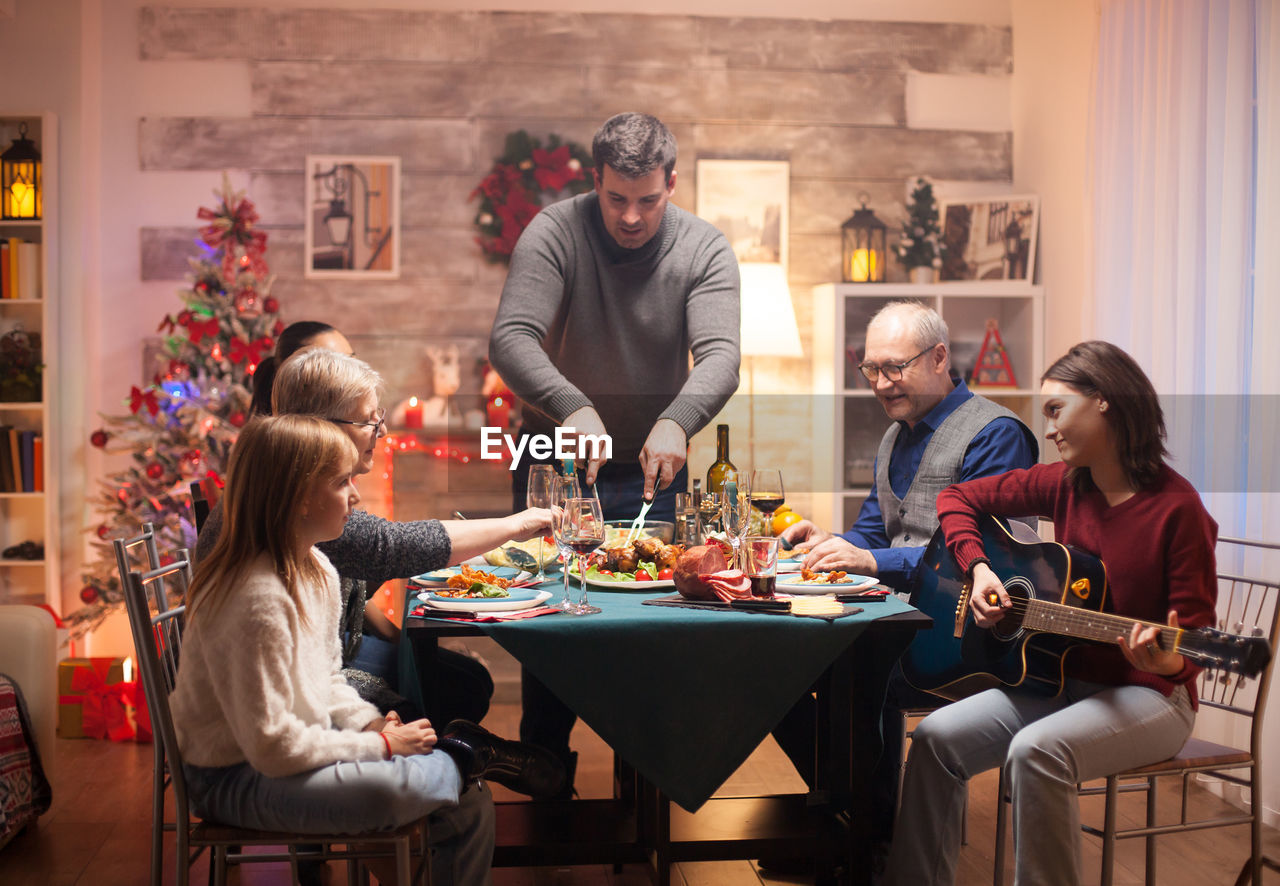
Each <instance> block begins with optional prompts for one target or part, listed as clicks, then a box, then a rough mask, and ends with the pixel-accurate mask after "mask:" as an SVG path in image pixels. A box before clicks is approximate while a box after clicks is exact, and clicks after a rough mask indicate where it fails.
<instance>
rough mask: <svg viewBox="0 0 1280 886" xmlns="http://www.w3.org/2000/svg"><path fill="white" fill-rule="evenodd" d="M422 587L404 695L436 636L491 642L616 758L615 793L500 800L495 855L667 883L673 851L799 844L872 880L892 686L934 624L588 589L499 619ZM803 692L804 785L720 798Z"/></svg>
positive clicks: (872, 605)
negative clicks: (571, 606) (872, 840)
mask: <svg viewBox="0 0 1280 886" xmlns="http://www.w3.org/2000/svg"><path fill="white" fill-rule="evenodd" d="M556 587H558V582H554V583H548V585H547V588H548V590H552V589H553V588H556ZM416 590H417V589H415V588H414V586H413V584H412V583H411V584H410V586H409V588H408V590H407V593H408V594H409V595H410V596H409V597H408V599H407V600H406V606H405V609H403V610H402V611H404V612H406V613H407V615H406V617H405V620H404V624H403V628H402V631H403V633H402V642H401V643H400V644H399V645H400V659H399V669H400V687H401V692H402V693H403V694H405V695H406V696H408V697H409V698H410V700H411V701H414V702H416V703H418V704H419V705H420V708H421V709H422V710H424V711H427V712H428V713H430V711H432V710H433V707H432V705H433V698H434V696H435V690H434V687H433V682H434V679H433V676H432V669H431V662H432V661H433V660H434V656H435V651H436V649H437V644H438V641H439V640H440V639H442V638H445V637H458V636H477V635H484V636H488V637H490V638H492V639H493V640H494V641H496V642H497V644H498V645H499V646H501V647H502V648H503V649H504V650H506V651H507V652H508V653H510V654H511V655H512V656H513V657H514V658H515V659H516V660H518V661H519V662H520V664H521V665H523V666H524V667H525V668H526V669H527V670H528V671H530V672H531V673H532V674H534V675H535V676H536V677H537V678H538V679H539V680H541V681H542V682H543V683H544V684H545V685H546V686H547V687H548V688H549V689H550V690H551V691H552V692H553V693H555V695H556V696H557V697H558V698H559V699H560V700H561V701H562V702H564V704H565V705H567V706H568V707H569V708H570V709H571V710H572V711H573V712H574V713H575V714H576V715H577V716H578V717H579V718H580V719H581V720H582V721H583V722H585V723H586V724H587V725H588V726H589V727H591V729H592V730H594V731H595V732H596V734H597V735H599V736H600V738H601V739H603V740H604V742H605V743H606V744H608V745H609V747H611V748H612V749H613V751H614V754H615V763H616V766H615V768H616V772H617V777H616V779H615V790H614V797H612V798H608V799H604V800H595V799H592V800H577V799H575V800H571V801H526V802H512V803H499V804H497V807H498V808H497V813H498V841H497V847H496V849H495V857H494V863H495V865H499V866H503V865H521V866H524V865H572V864H599V863H606V864H607V863H612V864H615V865H617V864H625V863H632V862H635V863H643V864H646V865H648V867H649V871H650V874H651V876H652V879H653V882H655V883H657V884H659V886H666V884H668V883H669V882H670V876H671V871H670V868H671V865H672V864H674V863H677V862H681V861H701V860H725V859H737V858H745V859H750V858H759V857H760V856H762V855H769V856H773V857H777V856H793V857H801V858H807V859H811V860H813V865H814V875H815V881H816V882H820V883H825V882H848V883H853V884H860V883H866V882H869V881H870V875H871V874H870V870H871V868H870V865H869V864H868V863H867V860H868V858H869V851H870V845H869V841H868V834H869V833H870V830H871V829H870V815H871V808H870V805H869V802H870V801H869V798H870V790H869V787H868V785H869V779H870V775H871V771H872V768H873V766H874V765H875V762H876V761H877V759H878V758H879V755H880V753H881V750H882V747H883V742H882V740H881V736H880V711H881V709H882V707H883V704H884V698H885V689H886V686H887V681H888V677H889V673H890V671H891V669H892V667H893V665H894V663H895V662H896V661H897V660H898V658H899V656H900V655H901V654H902V653H903V651H904V650H905V649H906V647H907V645H908V644H909V643H910V641H911V639H912V637H913V636H914V634H915V632H916V631H917V630H919V629H922V628H927V627H928V626H929V625H930V624H931V620H930V619H929V617H928V616H926V615H924V614H922V613H920V612H919V611H917V610H916V609H914V608H913V607H912V606H910V605H909V604H908V603H906V602H904V601H903V600H901V599H899V598H898V597H896V596H895V595H893V594H888V595H886V596H884V597H882V598H878V599H875V600H873V601H867V602H861V603H859V604H857V605H854V604H845V605H844V606H843V607H842V611H841V612H840V613H839V614H838V615H829V616H826V617H814V616H797V615H792V614H789V613H777V612H765V611H740V610H733V609H703V608H686V607H684V606H680V605H670V604H671V603H677V604H678V603H679V602H681V601H680V598H679V597H678V596H676V595H673V594H672V590H673V589H672V588H670V587H663V588H652V589H647V588H646V589H640V590H636V589H629V590H610V589H605V588H596V587H593V588H592V590H591V599H592V602H593V603H595V604H596V605H598V606H599V607H600V609H601V610H602V611H601V612H600V613H598V614H594V615H589V616H573V615H568V614H564V613H559V612H557V613H553V614H546V615H541V616H538V617H528V618H520V619H512V620H491V619H483V618H471V617H468V615H469V614H468V613H458V612H451V611H439V610H435V609H432V608H429V607H427V606H425V605H422V604H419V602H418V600H417V599H416ZM556 598H557V599H558V595H557V597H556ZM664 598H665V600H666V601H667V603H666V604H659V603H656V602H655V601H658V600H663V599H664ZM808 692H812V693H814V694H815V697H816V700H817V705H816V710H817V715H816V716H817V721H816V724H815V725H816V736H817V739H816V741H817V745H816V760H817V764H816V768H815V771H814V772H813V773H810V774H809V778H807V779H806V780H807V781H808V783H809V784H810V785H812V788H811V789H810V790H809V791H807V792H805V793H798V794H782V795H773V796H764V797H722V796H713V795H714V794H716V791H717V789H718V788H720V786H721V785H722V784H723V783H724V782H725V780H726V779H727V778H728V777H729V776H730V775H731V774H732V773H733V772H734V771H735V770H736V769H737V768H738V767H739V766H740V765H741V764H742V763H743V762H744V761H745V760H746V759H747V757H748V756H749V755H750V754H751V753H752V751H753V750H754V749H755V748H756V747H757V746H758V745H759V744H760V742H761V741H762V740H764V739H765V738H766V737H767V736H768V735H769V732H770V730H771V729H772V728H773V727H774V726H775V725H776V724H777V723H778V722H779V721H780V720H781V719H782V717H783V715H784V714H786V712H787V711H788V710H789V709H790V708H791V707H792V705H794V704H795V703H796V701H797V700H798V699H800V698H801V696H802V695H804V694H805V693H808Z"/></svg>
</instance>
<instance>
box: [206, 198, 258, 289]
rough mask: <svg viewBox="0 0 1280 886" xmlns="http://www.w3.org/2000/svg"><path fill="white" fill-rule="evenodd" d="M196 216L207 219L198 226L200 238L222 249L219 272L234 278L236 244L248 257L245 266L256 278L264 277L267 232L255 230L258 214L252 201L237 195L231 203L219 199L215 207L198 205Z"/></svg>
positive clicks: (235, 270)
mask: <svg viewBox="0 0 1280 886" xmlns="http://www.w3.org/2000/svg"><path fill="white" fill-rule="evenodd" d="M196 217H197V218H200V219H203V220H204V221H207V222H210V224H208V225H205V226H204V227H203V228H201V229H200V237H201V238H202V239H203V240H204V242H205V243H207V244H209V245H210V246H212V247H213V248H214V249H221V250H222V273H223V276H225V277H227V278H228V279H234V278H235V275H236V273H237V267H236V265H237V258H236V247H237V246H239V247H241V248H242V249H243V250H244V254H245V255H246V256H247V257H248V259H249V267H250V269H251V270H252V271H253V273H254V274H255V275H257V276H259V277H263V276H266V273H267V263H266V260H265V259H264V258H263V256H264V255H265V253H266V251H267V235H266V232H264V231H255V230H254V229H253V226H254V224H255V223H256V222H257V221H258V213H257V211H256V210H255V209H254V208H253V201H252V200H249V199H248V198H247V197H241V198H240V200H239V201H238V202H236V203H235V205H231V203H230V201H228V200H225V199H224V200H223V201H222V203H221V205H220V206H219V207H218V208H217V209H216V210H215V209H206V208H204V207H201V208H200V211H199V212H197V213H196Z"/></svg>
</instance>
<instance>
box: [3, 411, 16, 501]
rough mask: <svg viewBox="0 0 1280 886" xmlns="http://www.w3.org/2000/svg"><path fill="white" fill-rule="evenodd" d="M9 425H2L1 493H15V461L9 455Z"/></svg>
mask: <svg viewBox="0 0 1280 886" xmlns="http://www.w3.org/2000/svg"><path fill="white" fill-rule="evenodd" d="M11 430H12V428H10V427H9V426H8V425H0V492H13V491H14V488H13V459H12V458H11V457H10V455H9V431H11Z"/></svg>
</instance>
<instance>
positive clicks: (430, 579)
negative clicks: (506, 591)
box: [409, 563, 533, 584]
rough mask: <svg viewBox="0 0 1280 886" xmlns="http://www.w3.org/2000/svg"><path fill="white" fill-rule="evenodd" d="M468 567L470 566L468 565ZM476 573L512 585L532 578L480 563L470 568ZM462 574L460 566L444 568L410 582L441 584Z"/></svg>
mask: <svg viewBox="0 0 1280 886" xmlns="http://www.w3.org/2000/svg"><path fill="white" fill-rule="evenodd" d="M468 565H470V564H468ZM472 568H473V569H474V570H475V571H476V572H487V573H489V574H490V575H492V576H494V577H495V578H507V579H510V580H511V582H512V584H519V583H520V582H522V581H524V580H525V579H526V578H530V577H532V576H533V573H532V572H521V571H520V570H519V569H515V568H513V567H511V566H489V565H488V564H485V563H482V564H481V565H479V566H475V567H472ZM461 574H462V567H461V566H445V567H443V568H441V569H433V570H431V571H430V572H424V573H422V574H421V575H415V576H414V577H413V578H411V579H409V580H410V581H416V582H417V583H418V584H434V583H443V582H446V581H448V580H449V579H451V578H453V577H454V576H455V575H461Z"/></svg>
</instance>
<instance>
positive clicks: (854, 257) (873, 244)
mask: <svg viewBox="0 0 1280 886" xmlns="http://www.w3.org/2000/svg"><path fill="white" fill-rule="evenodd" d="M868 199H870V198H869V197H868V195H867V194H859V195H858V202H859V203H861V204H862V208H861V209H855V210H854V212H853V217H852V218H850V219H849V220H848V221H847V222H845V223H844V224H843V225H841V226H840V235H841V237H840V240H841V244H840V273H841V276H842V278H843V279H844V282H846V283H883V282H884V266H885V256H886V255H887V252H886V251H885V232H886V231H887V230H888V229H887V228H886V226H885V223H884V222H882V221H880V219H878V218H876V214H875V213H874V212H872V211H871V210H870V209H868V208H867V200H868Z"/></svg>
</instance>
